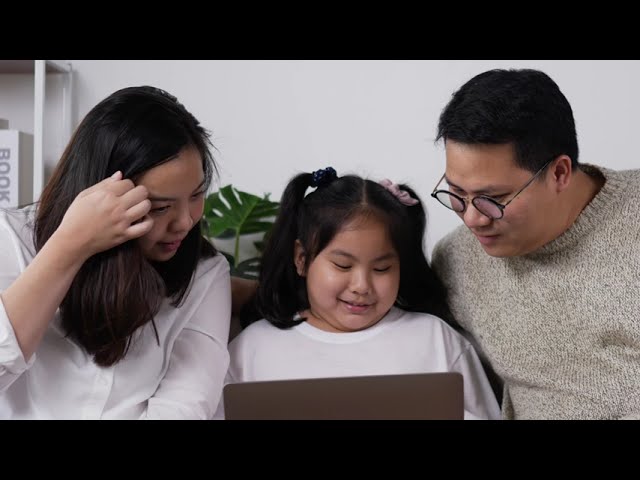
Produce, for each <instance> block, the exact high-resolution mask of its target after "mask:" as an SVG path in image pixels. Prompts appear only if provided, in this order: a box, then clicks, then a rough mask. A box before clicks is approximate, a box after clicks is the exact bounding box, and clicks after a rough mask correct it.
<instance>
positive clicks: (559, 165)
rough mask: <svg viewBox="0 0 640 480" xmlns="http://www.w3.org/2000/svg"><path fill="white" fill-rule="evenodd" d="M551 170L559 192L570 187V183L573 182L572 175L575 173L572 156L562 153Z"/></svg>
mask: <svg viewBox="0 0 640 480" xmlns="http://www.w3.org/2000/svg"><path fill="white" fill-rule="evenodd" d="M550 170H551V175H552V178H553V182H554V186H555V189H556V191H557V192H558V193H559V192H562V191H563V190H565V189H566V188H567V187H569V183H570V182H571V177H572V175H573V170H572V168H571V158H570V157H568V156H567V155H561V156H560V157H559V158H558V159H556V160H555V162H554V163H553V164H552V165H551V169H550Z"/></svg>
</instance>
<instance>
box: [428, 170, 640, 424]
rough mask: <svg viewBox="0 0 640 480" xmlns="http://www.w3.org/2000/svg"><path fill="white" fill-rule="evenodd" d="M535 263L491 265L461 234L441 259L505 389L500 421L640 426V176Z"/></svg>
mask: <svg viewBox="0 0 640 480" xmlns="http://www.w3.org/2000/svg"><path fill="white" fill-rule="evenodd" d="M583 169H584V170H585V172H587V173H588V174H590V175H598V172H601V173H602V175H604V177H605V178H606V183H605V185H604V186H603V187H602V189H601V190H600V192H599V193H598V194H597V195H596V197H595V198H594V199H593V200H592V201H591V203H590V204H589V205H587V207H586V208H585V209H584V210H583V212H582V213H581V214H580V216H579V217H578V219H577V220H576V222H575V223H574V224H573V225H572V226H571V228H569V229H568V230H567V231H566V232H565V233H563V234H562V235H561V236H560V237H558V238H556V239H555V240H553V241H552V242H550V243H548V244H546V245H544V246H543V247H542V248H540V249H539V250H537V251H536V252H534V253H532V254H529V255H525V256H521V257H513V258H495V257H491V256H489V255H487V254H486V253H485V252H484V250H483V249H482V247H481V246H480V244H479V243H478V241H477V240H476V239H475V237H474V236H473V235H472V234H471V233H470V232H469V231H468V229H467V228H466V227H465V226H464V225H462V226H460V227H459V228H457V229H456V230H455V231H453V232H452V233H450V234H449V235H448V236H446V237H445V238H443V239H442V240H441V241H440V242H439V243H438V245H436V248H435V249H434V252H433V266H434V268H435V269H436V271H437V272H438V274H439V275H440V276H441V278H442V280H443V281H444V283H445V285H446V286H447V287H448V290H449V295H450V297H449V301H450V304H451V308H452V311H453V313H454V315H455V317H456V319H457V320H458V322H459V323H460V324H461V325H462V326H463V327H464V328H465V330H467V331H468V332H469V333H470V334H471V335H472V336H473V337H474V339H475V340H476V342H477V344H478V346H479V347H480V348H481V353H482V354H483V355H484V356H485V357H486V358H488V360H489V362H490V364H491V366H492V367H493V369H494V370H495V371H496V373H497V374H498V375H499V376H500V377H502V379H503V380H504V382H505V385H504V398H503V406H502V410H503V417H504V418H516V419H525V418H529V419H614V418H621V417H632V418H633V417H636V418H638V417H640V292H639V287H640V170H628V171H613V170H609V169H605V168H602V167H594V166H590V165H583Z"/></svg>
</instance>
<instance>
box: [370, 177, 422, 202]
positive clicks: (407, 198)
mask: <svg viewBox="0 0 640 480" xmlns="http://www.w3.org/2000/svg"><path fill="white" fill-rule="evenodd" d="M379 183H380V185H382V186H383V187H384V188H386V189H387V190H388V191H389V192H391V193H392V194H393V196H394V197H396V198H397V199H398V201H399V202H400V203H402V204H403V205H406V206H407V207H410V206H412V205H417V204H418V200H416V199H415V198H412V197H411V195H409V192H407V191H405V190H401V189H400V187H399V186H398V185H397V184H395V183H393V182H392V181H391V180H389V179H388V178H385V179H384V180H381V181H380V182H379Z"/></svg>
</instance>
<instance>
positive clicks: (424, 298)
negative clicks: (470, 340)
mask: <svg viewBox="0 0 640 480" xmlns="http://www.w3.org/2000/svg"><path fill="white" fill-rule="evenodd" d="M399 187H400V189H401V190H403V191H405V192H407V193H408V194H409V195H410V196H411V197H412V198H413V199H416V200H417V203H415V204H414V205H412V206H406V207H405V208H406V211H407V215H408V218H409V223H410V226H411V235H410V236H409V238H408V242H407V244H405V245H404V248H402V249H401V250H402V251H401V252H399V254H400V257H401V259H400V262H401V272H402V273H401V277H400V290H399V292H398V300H397V302H396V303H397V306H398V307H399V308H402V309H403V310H406V311H410V312H423V313H430V314H432V315H436V316H438V317H440V318H442V319H443V320H445V321H446V322H447V323H449V324H451V325H452V326H454V327H457V324H456V323H455V321H454V319H453V316H452V315H451V312H450V310H449V307H448V304H447V290H446V289H445V287H444V284H443V283H442V281H441V280H440V278H439V277H438V276H437V275H436V273H435V272H434V271H433V269H432V268H431V266H430V265H429V262H428V260H427V258H426V256H425V254H424V246H423V239H424V234H425V230H426V226H427V214H426V211H425V209H424V206H423V204H422V201H420V198H419V197H418V195H417V194H416V193H415V191H414V190H413V189H412V188H411V187H409V186H408V185H404V184H403V185H399Z"/></svg>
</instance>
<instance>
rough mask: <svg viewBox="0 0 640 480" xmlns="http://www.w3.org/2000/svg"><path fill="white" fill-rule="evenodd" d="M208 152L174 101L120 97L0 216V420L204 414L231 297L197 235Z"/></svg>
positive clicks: (145, 90) (224, 269)
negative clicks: (42, 182) (42, 183)
mask: <svg viewBox="0 0 640 480" xmlns="http://www.w3.org/2000/svg"><path fill="white" fill-rule="evenodd" d="M209 147H210V141H209V134H208V133H207V132H206V131H205V130H204V129H203V128H202V126H200V124H199V122H198V121H197V120H196V119H195V118H194V117H193V116H192V115H191V114H190V113H189V112H188V111H187V110H186V109H185V108H184V106H183V105H182V104H180V103H179V102H178V101H177V99H176V98H175V97H173V96H172V95H170V94H168V93H166V92H164V91H162V90H159V89H157V88H153V87H131V88H125V89H122V90H119V91H117V92H115V93H114V94H112V95H111V96H109V97H107V98H106V99H105V100H103V101H102V102H100V103H99V104H98V105H97V106H95V107H94V108H93V109H92V110H91V111H90V112H89V113H88V114H87V116H86V117H85V118H84V120H83V121H82V122H81V124H80V125H79V127H78V129H77V130H76V132H75V134H74V135H73V138H72V139H71V141H70V143H69V145H68V146H67V148H66V150H65V152H64V153H63V155H62V158H61V159H60V162H59V163H58V166H57V167H56V169H55V171H54V172H53V175H52V177H51V180H50V181H49V182H48V184H47V186H46V187H45V189H44V191H43V192H42V195H41V197H40V202H39V203H38V204H37V205H35V206H34V205H32V206H28V207H26V208H23V209H16V210H6V211H2V212H0V249H1V251H2V255H0V299H1V302H0V418H8V419H13V418H21V419H36V418H51V419H59V418H91V419H98V418H121V419H127V418H209V417H210V416H211V415H212V414H213V412H215V409H216V407H217V404H218V400H219V398H220V395H221V389H222V384H223V379H224V374H225V372H226V370H227V366H228V352H227V350H226V343H227V336H228V331H229V317H230V304H231V299H230V288H229V267H228V264H227V262H226V260H225V259H224V257H223V256H222V255H220V254H218V253H217V252H216V250H215V249H214V248H213V247H212V245H211V244H209V243H208V242H207V241H206V240H205V239H204V238H203V237H202V234H201V232H200V219H201V216H202V211H203V204H204V195H205V192H206V190H207V187H208V186H209V183H210V181H211V179H212V175H213V173H214V171H215V164H214V162H213V158H212V156H211V153H210V150H209ZM212 365H213V368H211V366H212Z"/></svg>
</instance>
